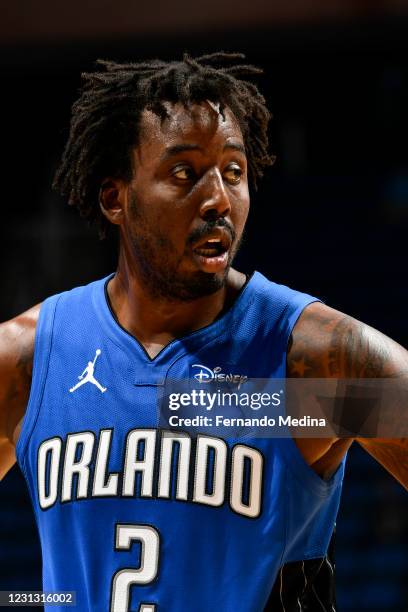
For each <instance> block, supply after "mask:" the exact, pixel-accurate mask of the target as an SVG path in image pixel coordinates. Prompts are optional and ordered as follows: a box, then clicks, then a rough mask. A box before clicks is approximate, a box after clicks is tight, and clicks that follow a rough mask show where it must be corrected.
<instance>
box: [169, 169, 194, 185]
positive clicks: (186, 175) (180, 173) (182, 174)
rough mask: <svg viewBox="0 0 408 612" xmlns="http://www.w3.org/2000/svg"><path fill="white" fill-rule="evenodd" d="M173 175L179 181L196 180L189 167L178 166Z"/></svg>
mask: <svg viewBox="0 0 408 612" xmlns="http://www.w3.org/2000/svg"><path fill="white" fill-rule="evenodd" d="M171 174H172V176H174V178H176V179H178V180H179V181H191V180H192V179H193V178H194V172H193V170H192V169H191V168H190V167H189V166H176V167H175V168H174V169H173V171H172V173H171Z"/></svg>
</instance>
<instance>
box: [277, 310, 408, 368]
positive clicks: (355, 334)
mask: <svg viewBox="0 0 408 612" xmlns="http://www.w3.org/2000/svg"><path fill="white" fill-rule="evenodd" d="M287 361H288V376H289V377H308V378H309V377H310V378H377V377H384V378H388V377H396V376H406V375H408V352H407V351H406V350H405V349H404V348H403V347H402V346H400V345H399V344H398V343H397V342H394V340H391V338H388V337H387V336H385V335H384V334H382V333H381V332H379V331H378V330H376V329H373V328H372V327H370V326H369V325H366V324H365V323H362V322H361V321H358V320H357V319H354V318H353V317H350V316H348V315H346V314H344V313H342V312H339V311H338V310H335V309H333V308H330V307H328V306H326V305H325V304H322V303H320V302H313V303H312V304H310V305H308V306H307V307H306V308H305V309H304V310H303V312H302V314H301V315H300V317H299V319H298V321H297V323H296V325H295V326H294V328H293V330H292V334H291V338H290V341H289V345H288V354H287Z"/></svg>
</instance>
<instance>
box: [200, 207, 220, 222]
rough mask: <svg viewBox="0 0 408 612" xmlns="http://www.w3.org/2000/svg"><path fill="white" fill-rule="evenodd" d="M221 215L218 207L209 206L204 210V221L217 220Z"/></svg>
mask: <svg viewBox="0 0 408 612" xmlns="http://www.w3.org/2000/svg"><path fill="white" fill-rule="evenodd" d="M220 216H221V215H220V214H219V213H218V211H217V209H216V208H209V209H207V210H206V211H205V212H204V215H203V219H204V221H216V220H217V219H218V218H219V217H220Z"/></svg>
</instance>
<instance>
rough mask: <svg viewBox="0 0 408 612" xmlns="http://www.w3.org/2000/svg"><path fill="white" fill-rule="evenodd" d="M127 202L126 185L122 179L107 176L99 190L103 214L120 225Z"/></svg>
mask: <svg viewBox="0 0 408 612" xmlns="http://www.w3.org/2000/svg"><path fill="white" fill-rule="evenodd" d="M125 202H126V186H125V183H124V182H123V181H121V180H120V179H113V178H106V179H104V180H103V181H102V185H101V188H100V190H99V206H100V207H101V211H102V214H103V215H104V216H105V217H106V218H107V219H108V221H110V222H111V223H113V224H114V225H120V224H121V223H122V220H123V216H124V215H123V212H124V208H125Z"/></svg>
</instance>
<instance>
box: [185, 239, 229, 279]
mask: <svg viewBox="0 0 408 612" xmlns="http://www.w3.org/2000/svg"><path fill="white" fill-rule="evenodd" d="M231 246H232V238H231V236H230V234H229V232H227V231H226V230H223V229H221V228H220V229H218V230H214V232H212V233H211V234H209V235H208V236H206V237H205V238H203V239H201V240H200V241H199V242H198V243H196V244H195V245H193V255H194V259H195V260H196V262H197V263H198V265H199V267H200V268H201V269H202V270H203V271H204V272H210V273H213V274H214V273H216V272H221V271H223V270H225V268H226V267H227V264H228V259H229V252H230V249H231Z"/></svg>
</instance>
